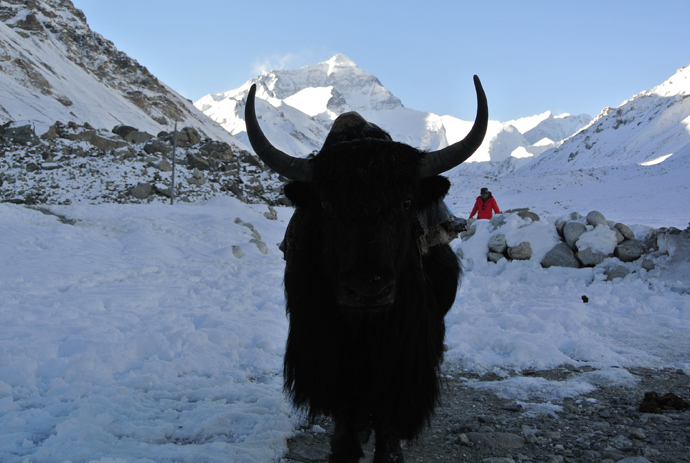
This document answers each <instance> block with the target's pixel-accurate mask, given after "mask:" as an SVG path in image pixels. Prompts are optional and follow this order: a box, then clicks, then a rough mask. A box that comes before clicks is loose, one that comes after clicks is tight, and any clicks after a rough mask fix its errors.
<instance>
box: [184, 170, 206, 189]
mask: <svg viewBox="0 0 690 463" xmlns="http://www.w3.org/2000/svg"><path fill="white" fill-rule="evenodd" d="M187 182H188V183H189V184H190V185H199V186H201V185H203V184H204V183H206V177H205V176H204V173H203V172H201V171H200V170H199V169H194V171H193V172H192V176H191V177H190V178H188V179H187Z"/></svg>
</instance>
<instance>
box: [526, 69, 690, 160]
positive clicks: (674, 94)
mask: <svg viewBox="0 0 690 463" xmlns="http://www.w3.org/2000/svg"><path fill="white" fill-rule="evenodd" d="M689 97H690V68H689V67H683V68H681V69H679V70H678V72H677V73H676V74H675V75H673V76H672V77H671V78H670V79H668V80H667V81H666V82H664V83H662V84H661V85H659V86H657V87H654V88H653V89H651V90H646V91H643V92H641V93H639V94H637V95H635V96H634V97H632V98H631V99H629V100H627V101H624V102H623V103H621V105H620V106H618V107H617V108H605V109H604V110H603V111H602V112H601V114H599V115H598V116H597V117H596V118H595V119H594V120H593V121H592V122H591V123H590V124H589V126H587V127H586V128H585V129H583V130H582V131H580V132H579V133H577V134H576V135H574V136H573V137H571V138H569V139H567V140H566V141H565V142H564V143H563V144H562V145H561V146H559V147H558V148H556V149H553V150H551V151H549V152H547V153H544V154H543V155H542V156H541V157H540V158H539V159H538V160H535V161H533V162H532V163H530V165H528V166H526V167H525V168H524V169H526V170H530V171H538V172H542V171H543V172H546V171H553V170H565V169H567V170H575V169H588V168H596V167H605V166H623V165H634V164H639V165H643V166H644V165H653V164H655V163H661V162H663V161H665V160H666V159H669V161H667V162H670V161H672V162H673V163H678V162H679V161H680V159H679V158H687V160H686V161H684V162H685V165H686V167H690V98H689Z"/></svg>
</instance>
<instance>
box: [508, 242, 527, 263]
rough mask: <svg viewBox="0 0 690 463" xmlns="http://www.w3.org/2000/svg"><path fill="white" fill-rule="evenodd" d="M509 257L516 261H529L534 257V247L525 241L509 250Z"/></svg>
mask: <svg viewBox="0 0 690 463" xmlns="http://www.w3.org/2000/svg"><path fill="white" fill-rule="evenodd" d="M508 257H510V258H511V259H514V260H529V259H530V258H531V257H532V246H531V245H530V244H529V243H528V242H527V241H525V242H524V243H520V244H518V245H517V246H513V247H512V248H508Z"/></svg>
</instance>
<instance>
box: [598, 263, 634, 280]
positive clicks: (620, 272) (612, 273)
mask: <svg viewBox="0 0 690 463" xmlns="http://www.w3.org/2000/svg"><path fill="white" fill-rule="evenodd" d="M604 273H605V275H606V281H612V280H614V279H616V278H625V277H626V276H628V275H629V274H630V270H629V269H628V268H627V267H625V266H624V265H619V266H618V267H614V268H612V269H609V270H607V271H606V272H604Z"/></svg>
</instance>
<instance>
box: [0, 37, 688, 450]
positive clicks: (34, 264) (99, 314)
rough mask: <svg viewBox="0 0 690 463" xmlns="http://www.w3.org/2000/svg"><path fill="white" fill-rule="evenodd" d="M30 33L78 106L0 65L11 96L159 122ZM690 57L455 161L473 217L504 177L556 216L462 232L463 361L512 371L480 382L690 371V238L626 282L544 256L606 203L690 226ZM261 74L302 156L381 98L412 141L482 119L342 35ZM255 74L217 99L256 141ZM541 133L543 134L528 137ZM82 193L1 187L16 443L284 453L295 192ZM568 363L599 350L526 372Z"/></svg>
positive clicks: (9, 431)
mask: <svg viewBox="0 0 690 463" xmlns="http://www.w3.org/2000/svg"><path fill="white" fill-rule="evenodd" d="M0 34H2V35H3V37H8V41H7V42H6V43H7V44H8V45H7V47H8V49H10V51H11V52H12V53H11V54H12V55H13V56H19V55H18V53H19V52H18V51H17V50H19V48H20V47H19V45H17V46H15V45H13V44H19V43H22V44H24V46H25V47H27V46H28V45H26V43H28V42H26V41H23V39H22V38H20V36H18V35H17V34H16V33H15V32H14V31H13V30H11V29H10V28H8V27H7V26H5V25H4V24H1V23H0ZM24 50H25V51H26V48H25V49H24ZM29 51H30V53H32V54H33V56H34V57H36V59H37V62H38V61H40V62H45V63H46V64H47V65H49V66H50V67H51V68H53V69H55V71H56V72H57V73H58V74H59V75H61V76H63V78H61V79H56V80H54V81H52V80H51V83H52V85H53V87H52V88H54V89H55V92H56V93H60V95H62V96H66V97H69V99H70V100H71V101H73V106H72V107H71V109H65V107H60V106H64V105H58V104H57V103H56V102H54V101H53V100H48V101H49V103H42V104H41V105H38V106H36V105H33V103H32V104H27V102H33V100H32V98H34V99H35V95H34V93H35V92H34V93H31V91H28V92H26V91H24V90H22V91H21V92H20V91H18V90H17V86H16V85H15V84H16V82H15V80H13V79H11V78H10V77H2V75H0V77H1V78H2V79H6V80H3V81H2V82H0V84H3V85H0V87H2V88H3V89H5V88H7V89H8V90H7V95H9V96H8V101H10V102H11V103H7V106H6V107H7V108H10V109H11V111H14V113H13V114H15V115H22V117H23V118H25V119H29V120H32V121H34V122H35V124H36V125H37V127H38V124H39V123H46V122H47V121H48V122H53V121H54V120H56V119H60V118H61V117H60V115H63V114H65V112H69V111H76V112H78V114H79V115H80V117H81V118H82V119H83V120H86V119H89V121H88V122H90V123H91V124H93V125H97V126H99V127H100V126H103V127H107V128H110V127H108V126H110V125H114V123H113V120H111V119H112V118H113V117H114V116H112V115H110V114H109V113H108V112H107V111H106V110H107V109H111V110H113V111H116V113H117V114H119V115H120V116H119V117H123V116H126V117H127V118H129V119H127V122H128V123H133V124H134V125H138V127H139V128H140V129H142V130H145V129H148V130H153V129H154V128H155V126H154V125H151V124H152V123H151V122H150V121H148V120H147V119H146V117H145V116H144V115H143V114H142V113H141V112H137V110H136V109H135V108H134V107H133V106H132V105H131V104H130V103H129V102H128V101H126V100H124V99H123V98H122V97H121V96H120V95H119V94H116V93H114V91H112V90H107V91H106V90H104V89H103V88H102V87H99V86H98V85H96V84H95V83H94V82H93V80H92V79H91V78H90V77H88V76H85V75H84V72H83V71H82V70H81V69H80V68H78V67H77V66H75V65H74V64H73V63H71V62H68V61H66V60H59V59H58V57H59V56H60V53H61V51H60V50H58V49H57V48H56V45H55V44H54V43H52V42H50V43H44V44H37V45H36V46H35V47H32V48H30V49H29ZM39 67H40V66H39ZM41 69H42V68H41ZM46 75H47V74H46ZM688 76H690V71H689V70H688V69H681V70H680V71H679V72H678V74H676V75H675V76H673V77H672V78H671V79H669V81H667V82H666V83H664V84H662V85H660V86H659V87H656V88H655V89H653V90H651V91H646V92H642V93H641V94H640V95H637V96H636V97H634V98H632V99H631V100H629V101H627V102H624V103H623V104H622V105H621V107H620V108H618V109H611V108H609V109H607V110H605V111H603V112H602V114H601V115H600V116H599V117H598V118H597V119H595V120H594V121H593V122H592V123H591V124H590V125H589V126H588V127H587V128H585V129H584V130H582V131H580V132H579V133H578V134H576V135H574V136H572V137H570V138H568V139H566V140H565V141H563V140H562V138H560V136H559V133H562V132H561V131H560V130H561V128H563V127H564V125H565V124H575V125H578V124H583V120H582V119H581V120H580V121H579V122H578V121H577V120H576V118H577V117H579V116H575V119H573V116H569V115H564V116H563V117H559V116H553V115H552V114H551V113H549V112H547V113H544V114H541V115H538V116H533V117H530V118H525V120H518V121H510V122H508V123H501V122H498V121H491V122H490V124H489V131H488V136H487V139H486V140H485V142H484V144H483V145H482V147H481V148H480V150H479V151H478V152H477V154H476V155H475V159H473V161H480V162H472V163H469V164H467V165H464V166H461V167H459V168H456V169H454V170H452V171H451V172H449V173H448V177H449V178H450V180H451V181H452V187H451V190H450V193H449V195H448V197H447V198H446V202H447V204H448V205H449V206H450V207H451V209H452V210H453V211H454V212H455V214H456V215H458V216H467V215H468V214H469V211H470V209H471V207H472V205H473V204H474V198H475V197H476V195H477V194H478V192H479V188H481V187H484V186H487V187H489V188H490V189H491V191H492V192H493V194H494V196H495V197H496V199H497V201H498V203H499V206H500V208H501V209H502V210H507V209H511V208H518V207H529V208H530V210H531V211H533V212H536V213H538V214H539V215H540V216H541V220H539V221H534V222H532V221H531V220H528V219H527V220H523V219H521V218H519V217H518V216H517V215H509V216H507V217H506V222H505V224H503V225H502V226H501V227H500V228H496V227H495V226H493V225H492V224H491V223H490V222H489V221H484V220H481V221H477V222H475V223H474V225H473V227H474V228H475V235H474V237H473V238H472V239H471V240H468V241H466V242H461V241H460V240H456V241H454V242H453V243H452V247H453V249H454V250H455V251H456V252H461V253H462V255H463V260H462V262H463V267H464V269H465V276H464V278H463V282H462V284H461V286H460V288H459V291H458V295H457V299H456V302H455V304H454V306H453V307H452V309H451V311H450V312H449V314H448V316H447V317H446V324H447V336H446V341H445V342H446V344H447V345H448V351H447V353H446V357H445V363H444V365H443V369H444V373H445V374H450V375H458V376H462V374H463V373H464V372H474V373H478V374H480V375H484V374H486V373H495V374H497V375H498V376H500V377H502V378H506V379H505V380H504V381H500V382H496V381H490V382H489V381H468V384H469V385H470V386H471V387H476V388H484V389H487V390H490V391H492V392H494V393H495V394H497V395H500V396H502V397H507V398H512V399H516V400H519V401H521V403H523V405H524V406H525V409H526V410H527V412H528V413H534V414H540V413H549V414H554V413H556V414H557V413H559V411H560V406H559V405H558V403H557V402H558V401H560V400H563V399H564V398H565V397H577V396H581V395H585V394H587V393H588V392H590V391H592V390H593V389H594V388H596V387H600V386H605V385H624V384H632V383H633V382H634V381H635V379H634V377H633V376H632V375H631V374H630V373H628V372H627V370H625V368H627V367H649V368H662V367H671V368H678V369H683V370H684V371H685V372H686V373H690V338H688V336H687V333H688V330H689V329H690V264H689V262H690V244H688V243H687V242H686V241H682V240H680V239H679V238H677V237H676V238H674V237H673V235H668V236H665V237H664V238H663V239H662V240H661V241H660V243H659V247H660V255H659V256H657V257H655V258H654V263H655V265H656V268H655V269H654V270H652V271H649V272H647V271H646V270H642V269H639V270H637V271H635V272H632V273H630V274H629V275H628V276H626V277H625V278H622V279H616V280H614V281H606V276H605V275H604V268H603V267H596V268H585V269H569V268H557V267H552V268H549V269H543V268H542V267H541V265H540V261H541V258H542V257H543V256H544V255H545V254H546V252H548V251H549V250H550V249H551V248H552V247H553V245H554V244H555V243H556V242H557V240H558V238H557V235H556V232H555V227H554V223H555V221H556V220H557V219H558V218H559V217H561V216H563V215H564V214H566V213H570V212H574V211H578V212H580V213H581V214H583V215H585V214H586V213H587V212H589V211H591V210H599V211H601V212H602V213H604V215H605V216H606V217H607V218H608V219H609V220H613V221H615V222H622V223H625V224H626V225H628V226H630V228H631V229H632V230H633V231H634V232H635V234H636V237H638V238H639V239H643V237H644V235H645V234H646V233H648V232H649V231H650V229H651V227H662V226H675V227H678V228H685V227H686V226H687V221H688V217H687V215H684V214H683V212H684V211H688V210H690V195H689V194H688V181H687V179H688V171H689V170H690V132H689V131H688V126H689V125H688V121H689V120H690V119H689V118H690V116H689V115H690V106H689V104H690V103H688V101H690V100H688V99H687V98H686V97H687V93H688V88H689V87H688V85H689V84H688V82H690V79H688ZM70 81H72V82H77V83H79V89H78V90H79V91H77V89H76V87H73V86H69V85H68V83H69V82H70ZM255 81H256V82H259V83H260V84H261V85H260V86H259V91H258V96H259V97H260V98H261V100H259V101H258V102H257V106H258V112H259V114H260V115H261V119H260V123H261V126H262V128H263V129H264V130H265V132H266V134H267V136H268V137H269V138H270V139H271V140H274V139H276V140H277V142H276V145H278V146H279V147H280V148H283V149H286V151H289V152H293V153H298V154H301V155H306V154H308V153H310V152H311V151H312V150H313V149H316V148H318V147H319V146H320V144H321V143H322V141H323V139H324V138H325V135H326V134H327V130H328V126H329V123H331V122H332V117H334V115H335V114H336V113H340V112H343V111H344V110H352V109H355V110H358V111H362V114H363V115H364V116H365V117H367V118H369V119H370V120H372V122H375V123H377V124H380V125H381V126H382V127H384V128H388V129H389V130H391V131H392V135H393V138H394V139H396V140H398V141H403V142H407V143H410V144H413V145H415V146H419V147H423V148H429V149H435V148H436V147H442V146H445V145H446V144H448V143H453V142H454V141H457V140H459V139H461V138H462V137H464V133H466V132H467V131H468V130H469V128H470V127H471V124H472V123H471V121H470V122H465V121H459V120H457V119H454V118H452V117H451V116H442V117H441V116H437V115H433V114H431V113H425V112H422V111H415V110H412V109H408V108H404V107H403V106H402V104H401V103H400V101H399V100H397V98H395V97H394V96H393V95H392V94H390V92H388V91H387V90H386V89H385V88H384V87H383V86H382V85H381V84H380V82H378V80H377V79H376V78H375V77H374V76H371V75H369V74H367V73H366V72H364V71H362V70H361V69H359V68H357V67H356V65H355V64H354V63H353V62H352V61H351V60H349V59H347V58H346V57H344V56H342V55H338V56H336V57H334V58H333V59H331V60H329V61H328V62H325V63H319V64H317V65H314V66H307V67H305V68H302V69H299V70H288V71H276V72H274V73H266V74H264V75H263V76H261V77H260V78H257V79H255ZM249 84H250V83H247V84H246V85H244V86H243V87H241V88H240V89H237V90H234V91H230V92H227V93H226V94H222V95H209V96H208V97H205V98H203V99H202V100H200V101H199V102H197V106H201V108H200V109H202V108H203V110H204V112H206V113H207V114H209V115H212V117H214V119H216V120H218V122H219V123H221V124H222V125H223V126H224V127H225V128H226V129H228V130H230V131H231V132H232V133H235V134H237V135H238V137H239V138H240V140H245V141H246V137H245V138H243V135H242V134H243V132H242V128H243V125H244V124H243V121H242V117H243V101H244V97H245V96H246V92H247V90H248V88H249ZM326 90H328V93H327V92H326ZM468 91H471V86H470V85H468ZM81 94H83V95H86V97H85V98H88V100H89V101H95V100H94V99H93V95H99V99H97V100H98V101H101V102H102V107H101V106H98V105H97V106H90V105H85V104H84V103H83V102H82V100H80V95H81ZM83 101H86V100H83ZM99 104H100V103H99ZM329 105H330V106H329ZM3 106H5V103H3ZM331 107H332V108H334V109H333V110H331V109H329V108H331ZM65 117H67V116H66V115H65ZM190 117H191V118H192V119H195V118H196V116H190ZM80 120H81V119H80ZM94 120H95V121H97V122H98V124H94V122H93V121H94ZM221 120H222V122H221ZM41 121H43V122H41ZM147 121H148V122H147ZM197 122H198V120H197ZM147 124H149V125H147ZM38 132H39V134H40V133H41V131H40V130H38ZM529 132H531V134H530V135H531V136H530V138H532V139H533V140H534V141H535V142H536V143H534V142H531V141H530V140H526V137H525V135H526V134H528V133H529ZM570 133H571V134H572V132H570ZM224 136H225V137H229V135H227V134H226V135H224ZM245 136H246V134H245ZM545 139H546V140H545ZM552 140H553V141H552ZM562 141H563V142H562ZM561 142H562V143H561ZM530 143H532V144H531V145H530ZM553 143H555V144H556V145H558V146H556V147H552V146H550V145H551V144H553ZM587 146H589V148H587ZM489 147H491V149H489ZM549 148H552V149H549ZM545 149H548V151H546V152H544V153H543V154H541V153H542V151H543V150H545ZM668 153H673V156H670V157H668V156H667V155H668ZM527 154H531V155H532V156H527ZM516 155H520V156H524V157H523V158H522V159H517V157H516ZM537 156H539V157H538V158H537ZM663 156H666V158H665V159H664V160H663V161H659V162H656V163H651V162H650V161H655V160H659V159H660V158H661V157H663ZM7 158H8V159H9V160H10V161H11V160H12V159H13V157H12V153H9V154H8V155H7ZM531 158H536V160H535V161H532V160H531ZM56 160H58V159H56ZM490 160H493V161H494V162H495V163H494V164H492V163H490V162H488V161H490ZM481 161H484V162H481ZM496 163H498V165H496ZM523 163H527V164H523ZM500 169H503V170H500ZM51 172H54V171H51ZM499 174H500V175H499ZM52 175H55V176H57V175H58V174H52ZM69 194H72V195H74V196H75V201H73V202H72V205H69V206H44V210H42V211H41V210H37V209H32V208H26V207H22V206H17V205H12V204H6V203H3V204H0V236H2V237H3V239H2V240H1V241H0V261H2V262H3V265H2V266H0V461H3V462H10V463H13V462H25V461H31V462H36V463H41V462H46V463H47V462H67V461H71V462H90V461H95V462H101V463H115V462H117V463H129V462H151V461H155V462H173V461H174V462H190V463H191V462H201V461H203V462H215V461H218V462H221V461H223V462H226V461H233V462H240V463H242V462H275V461H278V460H279V459H280V458H281V457H282V456H283V455H284V453H285V451H286V450H287V447H286V442H285V440H286V438H288V437H289V436H291V435H292V434H293V433H294V432H295V429H296V428H298V427H299V426H300V425H302V424H303V423H304V420H303V417H302V416H300V415H299V414H297V413H295V412H294V411H293V410H292V409H291V407H290V404H289V403H288V402H287V401H286V400H285V398H284V396H283V394H282V390H281V387H282V377H281V368H282V355H283V351H284V342H285V339H286V335H287V329H288V328H287V320H286V318H285V313H284V304H285V300H284V294H283V290H282V274H283V270H284V261H283V259H282V254H281V253H280V251H279V250H278V248H277V246H276V244H277V243H278V242H280V241H281V240H282V237H283V235H284V232H285V228H286V225H287V222H288V221H289V219H290V216H291V214H292V210H290V209H286V208H276V209H277V212H278V220H275V221H271V220H268V218H266V217H265V216H264V212H266V210H267V208H266V206H261V205H249V204H244V203H242V202H240V201H237V200H235V199H231V198H227V197H218V198H215V199H211V200H209V201H207V202H204V203H198V204H189V203H179V204H176V205H175V206H169V205H165V204H160V203H151V204H142V205H118V204H81V203H80V202H79V201H78V200H77V199H76V198H77V196H78V195H79V191H77V190H75V191H72V192H70V191H69V190H65V192H64V195H69ZM61 198H62V197H61ZM237 219H240V220H237ZM248 224H251V225H252V226H253V228H254V230H255V231H252V228H250V227H249V226H248ZM590 228H591V227H590ZM257 233H258V235H259V236H257ZM499 233H500V234H504V235H505V237H506V241H507V243H508V245H509V246H514V245H517V244H520V243H522V242H529V243H530V245H531V247H532V251H533V255H532V258H531V259H530V260H527V261H512V262H508V261H507V260H505V259H504V260H501V261H499V263H497V264H493V263H490V262H487V260H486V250H487V248H488V242H489V240H490V239H491V237H493V236H495V235H496V234H499ZM612 239H615V236H614V237H612V232H610V230H608V229H606V227H597V228H593V229H591V230H588V231H587V232H586V233H585V235H583V237H582V238H581V240H584V241H583V243H585V242H586V243H588V245H589V246H590V247H592V248H593V249H595V250H596V249H600V250H606V249H610V246H611V245H612ZM263 244H265V245H266V247H264V246H263ZM664 253H666V254H664ZM610 259H611V264H612V265H613V264H615V263H616V260H615V259H614V258H610ZM618 264H620V263H618ZM626 265H628V266H632V265H633V264H626ZM582 296H587V298H588V302H587V303H584V302H583V298H582ZM562 366H570V367H577V368H580V367H586V368H582V369H581V370H580V373H577V374H575V375H574V376H572V377H570V378H569V379H568V380H567V381H552V380H547V379H544V378H534V377H521V376H512V375H514V374H516V373H520V372H522V371H524V370H531V369H550V368H558V367H562ZM552 402H553V403H552Z"/></svg>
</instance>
